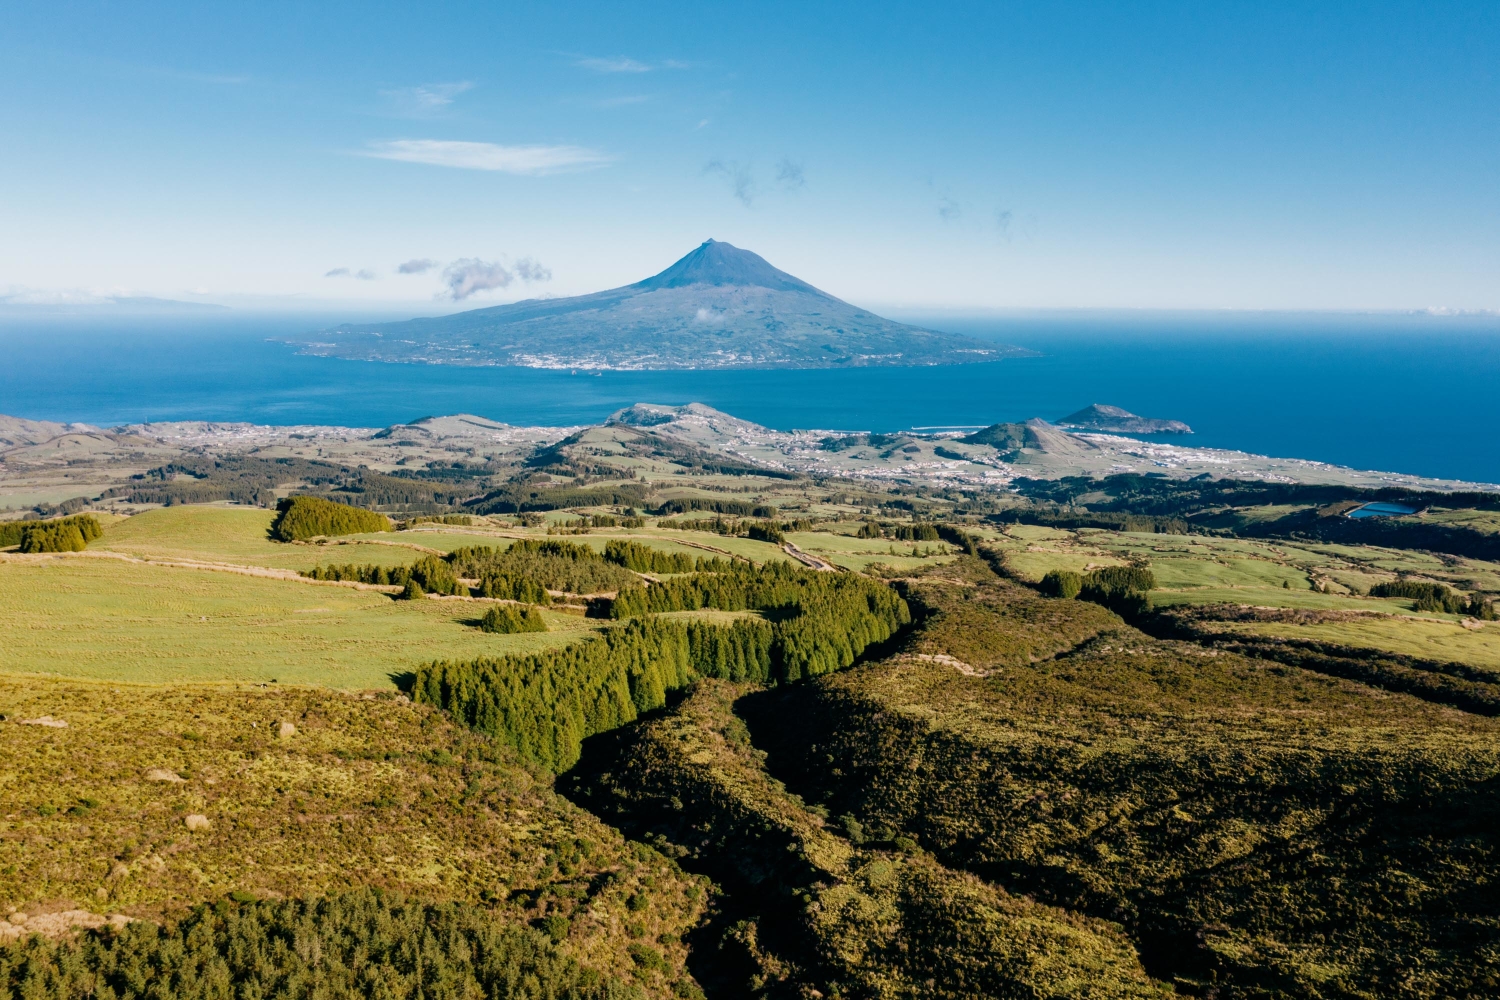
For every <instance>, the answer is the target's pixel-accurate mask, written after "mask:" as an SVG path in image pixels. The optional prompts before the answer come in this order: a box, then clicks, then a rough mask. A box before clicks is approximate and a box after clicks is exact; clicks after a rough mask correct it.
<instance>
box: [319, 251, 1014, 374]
mask: <svg viewBox="0 0 1500 1000" xmlns="http://www.w3.org/2000/svg"><path fill="white" fill-rule="evenodd" d="M316 337H317V339H316V341H311V340H310V341H308V342H305V343H304V344H303V345H302V348H303V352H304V353H307V354H318V355H323V356H328V357H340V358H355V359H365V360H371V361H408V362H423V363H428V364H459V365H520V366H525V367H531V368H633V369H671V368H841V367H862V366H871V365H936V364H962V363H965V362H971V361H989V360H995V359H998V358H1002V357H1009V356H1016V355H1023V354H1029V353H1030V352H1029V351H1026V350H1024V349H1023V348H1019V347H1012V346H1009V345H1004V344H993V343H987V342H984V341H979V340H973V339H970V338H968V337H959V336H954V335H952V334H947V333H939V332H937V331H934V330H926V329H922V328H920V327H915V326H907V325H906V324H904V323H897V322H894V321H892V320H888V319H884V318H883V317H880V316H876V315H875V314H874V313H870V312H866V311H865V310H863V309H860V308H858V307H856V306H852V305H850V304H849V303H847V302H844V301H842V300H841V299H836V298H834V297H833V296H831V295H828V294H827V293H825V292H821V291H819V290H818V289H816V288H814V287H813V286H812V285H809V284H808V283H807V282H805V281H802V280H801V279H799V278H795V277H793V276H792V275H790V274H787V273H786V272H784V271H779V270H777V269H776V268H774V267H772V266H771V265H770V264H769V263H767V262H766V261H765V259H764V258H762V257H760V256H758V255H756V254H753V253H751V252H749V251H748V250H741V249H739V248H738V247H733V246H730V245H729V244H728V243H720V242H718V241H715V240H709V241H708V242H706V243H704V244H703V245H702V246H700V247H698V248H697V249H696V250H694V251H693V252H692V253H690V254H688V255H687V256H685V257H683V258H682V259H681V260H679V261H677V262H676V263H675V264H673V265H672V266H671V267H669V268H667V269H666V270H665V271H662V272H661V273H660V274H656V275H654V276H652V277H650V278H647V279H645V280H644V281H638V282H636V283H635V284H633V285H626V286H624V287H622V288H612V289H609V290H607V291H602V292H595V293H593V294H591V295H578V296H574V297H571V298H565V299H530V300H527V301H525V302H515V303H511V304H509V305H503V306H492V307H490V308H487V309H474V310H471V311H469V312H463V313H458V314H456V315H453V316H440V317H432V318H427V319H414V320H408V321H405V322H398V323H382V324H366V325H360V326H353V325H345V326H340V327H337V328H335V329H332V330H325V331H323V332H322V333H319V334H317V335H316Z"/></svg>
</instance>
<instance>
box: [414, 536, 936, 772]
mask: <svg viewBox="0 0 1500 1000" xmlns="http://www.w3.org/2000/svg"><path fill="white" fill-rule="evenodd" d="M653 591H660V592H661V593H660V595H659V596H657V597H654V598H652V597H647V596H645V595H648V594H651V593H652V592H653ZM621 597H623V598H624V599H625V601H624V603H623V604H622V603H621V601H620V599H617V600H616V602H615V607H614V608H613V609H612V611H613V612H615V613H616V616H617V617H625V615H624V612H625V611H627V610H634V612H635V614H636V615H637V616H636V617H632V618H631V620H630V621H629V622H628V623H626V624H624V625H622V626H618V627H616V628H613V629H609V630H607V631H606V632H604V633H603V634H602V635H600V636H598V637H595V638H591V639H588V640H585V641H583V642H580V643H577V644H574V645H571V646H567V647H565V648H563V649H557V650H549V651H546V652H542V653H532V654H526V655H513V656H506V657H497V658H486V659H481V660H474V661H469V662H453V661H442V662H436V663H432V664H429V665H428V666H425V667H423V668H421V669H419V670H418V671H417V675H416V679H415V682H414V685H413V696H414V697H415V698H416V699H417V700H418V701H424V702H427V703H430V704H434V705H437V706H439V707H441V708H444V709H447V710H448V711H450V712H452V713H453V714H454V716H455V717H457V718H459V719H461V720H462V721H464V722H465V723H467V724H468V725H470V726H473V727H474V728H476V729H478V730H480V731H482V732H485V733H488V734H489V735H491V736H493V737H495V738H497V739H501V740H504V741H505V742H507V743H509V744H510V745H512V746H514V747H516V749H517V750H519V751H520V752H521V753H522V754H524V755H525V756H527V757H529V758H530V759H532V760H534V761H536V762H537V763H539V764H542V765H543V766H545V767H548V768H550V769H552V770H553V771H562V770H566V769H567V768H569V767H571V766H572V765H573V764H574V763H575V762H576V761H577V760H578V755H579V752H580V747H581V745H582V741H583V740H584V739H585V738H586V737H588V736H591V735H593V734H595V733H601V732H605V731H607V730H610V729H614V728H616V727H618V726H621V725H624V724H625V723H627V722H631V721H633V720H634V719H635V718H636V717H637V716H638V715H639V714H640V713H641V712H646V711H650V710H652V709H656V708H660V707H662V706H663V705H665V704H666V696H667V693H668V692H669V691H673V690H677V689H680V688H682V687H685V686H686V685H688V684H690V683H692V682H693V681H694V680H696V679H697V678H699V677H721V678H726V679H730V680H738V681H752V682H755V683H762V684H777V683H789V682H792V681H797V680H800V679H802V678H804V677H812V676H817V675H819V674H824V673H829V672H832V671H834V670H839V669H841V668H843V667H847V666H849V665H850V664H851V663H853V662H854V659H855V658H856V657H857V656H859V655H860V654H861V653H863V652H864V651H865V649H866V648H868V647H869V646H870V645H871V644H872V643H877V642H882V641H884V640H886V639H888V638H889V637H890V636H891V635H892V634H893V633H894V632H895V631H896V630H897V629H898V628H900V627H901V626H902V625H903V624H905V623H906V622H908V621H910V612H909V611H908V609H907V607H906V602H905V601H903V600H901V598H900V597H899V595H897V594H896V593H895V591H893V590H890V589H889V588H887V587H885V586H883V585H881V584H878V583H876V582H875V581H872V580H868V579H865V578H863V577H856V576H849V575H843V574H831V573H814V572H811V571H807V570H802V569H798V568H794V567H791V566H789V565H787V564H782V563H773V564H770V565H768V566H764V567H750V568H741V566H740V565H739V564H727V563H726V564H723V567H722V568H721V569H720V570H719V571H717V572H712V573H700V574H695V575H694V576H692V577H679V578H674V579H673V580H669V581H665V582H663V583H661V584H655V585H653V586H652V587H650V588H649V589H645V588H634V589H632V590H628V591H623V592H622V594H621ZM658 608H660V609H661V610H683V609H688V608H719V609H721V610H730V611H733V610H762V611H767V612H770V614H769V616H768V617H769V619H770V620H767V619H766V618H758V617H757V618H748V617H747V618H743V619H740V620H738V621H736V622H734V623H733V624H731V625H719V624H715V623H712V622H706V621H699V620H687V621H683V620H678V619H670V618H662V617H658V616H656V615H654V614H651V613H649V612H650V611H652V610H656V609H658Z"/></svg>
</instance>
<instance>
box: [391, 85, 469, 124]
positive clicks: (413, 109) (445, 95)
mask: <svg viewBox="0 0 1500 1000" xmlns="http://www.w3.org/2000/svg"><path fill="white" fill-rule="evenodd" d="M472 89H474V84H473V82H472V81H468V80H464V81H459V82H455V83H423V84H419V85H417V86H415V87H400V88H397V89H395V90H382V91H381V92H380V96H381V97H384V98H385V99H386V100H388V101H390V102H391V106H392V108H393V109H394V110H395V112H396V113H397V114H402V115H411V116H413V117H418V118H425V117H428V116H430V115H434V114H438V113H439V112H441V111H442V110H443V109H445V108H447V107H448V105H450V104H452V103H453V99H454V98H455V97H457V96H458V95H459V94H462V93H463V92H464V91H466V90H472Z"/></svg>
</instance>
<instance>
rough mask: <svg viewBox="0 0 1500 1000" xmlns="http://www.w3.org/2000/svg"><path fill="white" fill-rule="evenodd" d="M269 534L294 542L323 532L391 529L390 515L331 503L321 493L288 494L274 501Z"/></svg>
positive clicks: (348, 533) (336, 532)
mask: <svg viewBox="0 0 1500 1000" xmlns="http://www.w3.org/2000/svg"><path fill="white" fill-rule="evenodd" d="M276 510H277V515H276V520H275V521H274V522H272V524H271V537H272V538H274V539H276V540H277V541H278V542H296V541H302V540H305V539H308V538H317V537H319V536H324V535H357V534H361V533H363V532H366V531H390V530H391V529H392V527H393V526H392V524H391V519H390V518H388V517H386V516H385V515H384V514H377V513H376V512H375V511H373V510H365V509H364V508H363V507H351V506H349V505H348V504H344V503H334V502H333V501H332V500H325V499H323V498H322V497H310V496H294V497H287V498H286V499H285V500H282V501H281V502H280V503H278V504H277V505H276Z"/></svg>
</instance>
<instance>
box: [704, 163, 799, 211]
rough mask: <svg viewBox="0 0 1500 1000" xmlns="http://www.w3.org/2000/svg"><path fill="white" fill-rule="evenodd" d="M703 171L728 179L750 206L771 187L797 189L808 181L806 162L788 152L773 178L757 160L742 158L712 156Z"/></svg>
mask: <svg viewBox="0 0 1500 1000" xmlns="http://www.w3.org/2000/svg"><path fill="white" fill-rule="evenodd" d="M703 172H704V173H705V174H712V175H715V176H718V177H722V178H723V179H724V180H725V181H727V182H728V184H729V190H730V191H731V192H732V193H733V194H734V196H735V197H736V198H737V199H739V201H740V203H741V204H742V205H744V206H746V207H747V208H748V207H750V206H751V205H752V204H754V202H755V199H756V198H758V197H760V196H761V195H762V194H764V193H765V192H766V191H767V190H779V191H796V190H798V189H799V188H802V187H804V186H805V185H806V184H807V176H806V174H805V173H804V171H803V169H802V164H800V163H798V162H796V161H795V160H793V159H791V158H790V157H786V156H784V157H782V158H781V160H780V162H778V163H777V164H776V167H775V169H774V170H773V171H772V172H771V174H770V179H769V180H764V179H763V178H764V176H765V175H764V173H763V172H761V171H758V170H757V169H756V168H755V166H754V165H753V164H750V163H746V162H743V161H741V160H723V159H713V160H709V161H708V162H707V163H706V164H704V165H703Z"/></svg>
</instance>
